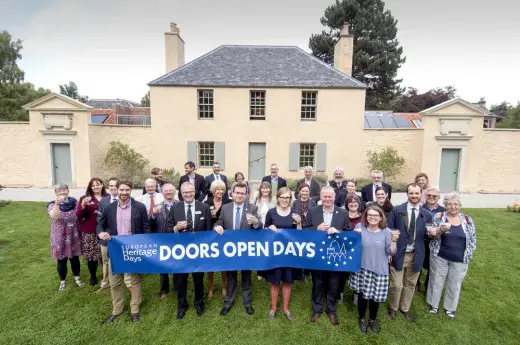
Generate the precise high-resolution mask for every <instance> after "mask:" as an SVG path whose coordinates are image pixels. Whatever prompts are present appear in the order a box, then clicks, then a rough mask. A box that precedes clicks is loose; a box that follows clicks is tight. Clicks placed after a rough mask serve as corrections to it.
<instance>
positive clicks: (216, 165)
mask: <svg viewBox="0 0 520 345" xmlns="http://www.w3.org/2000/svg"><path fill="white" fill-rule="evenodd" d="M215 180H220V181H222V182H224V184H225V185H226V191H225V192H224V195H228V187H227V186H228V182H227V177H226V175H222V174H220V163H219V162H213V174H211V175H208V176H206V190H207V191H208V197H213V194H212V193H211V190H210V187H211V184H212V183H213V181H215Z"/></svg>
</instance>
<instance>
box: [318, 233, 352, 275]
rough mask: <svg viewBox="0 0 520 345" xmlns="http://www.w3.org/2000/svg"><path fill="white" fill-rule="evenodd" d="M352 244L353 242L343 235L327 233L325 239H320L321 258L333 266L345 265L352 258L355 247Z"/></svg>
mask: <svg viewBox="0 0 520 345" xmlns="http://www.w3.org/2000/svg"><path fill="white" fill-rule="evenodd" d="M352 245H353V242H352V241H351V240H349V239H348V237H347V236H345V235H342V234H336V235H328V236H327V241H322V242H321V246H320V248H319V251H320V256H321V259H322V260H323V261H325V262H326V263H327V265H329V266H332V267H333V268H334V267H338V268H339V267H345V266H347V265H348V263H349V262H350V261H351V260H352V259H353V258H352V255H353V254H352V253H354V252H355V249H354V248H353V246H352Z"/></svg>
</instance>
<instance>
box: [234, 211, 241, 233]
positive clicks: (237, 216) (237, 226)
mask: <svg viewBox="0 0 520 345" xmlns="http://www.w3.org/2000/svg"><path fill="white" fill-rule="evenodd" d="M235 229H240V207H237V213H236V214H235Z"/></svg>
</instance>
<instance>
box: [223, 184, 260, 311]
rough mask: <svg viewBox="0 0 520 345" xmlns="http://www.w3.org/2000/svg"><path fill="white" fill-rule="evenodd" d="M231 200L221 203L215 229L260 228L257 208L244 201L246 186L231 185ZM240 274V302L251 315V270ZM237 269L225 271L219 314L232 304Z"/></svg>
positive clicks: (228, 308)
mask: <svg viewBox="0 0 520 345" xmlns="http://www.w3.org/2000/svg"><path fill="white" fill-rule="evenodd" d="M232 193H233V202H232V203H229V204H226V205H223V206H222V207H221V211H220V217H219V219H218V221H217V223H216V226H215V231H216V232H217V233H218V234H219V235H222V234H223V233H224V229H227V230H238V229H261V228H262V222H261V221H260V218H259V217H258V208H257V207H256V206H255V205H253V204H250V203H249V202H247V201H246V193H247V187H246V185H245V184H243V183H237V184H235V185H234V186H233V190H232ZM241 274H242V302H243V303H244V307H245V309H246V312H247V313H248V314H249V315H253V314H254V312H255V310H254V309H253V304H252V301H251V271H250V270H243V271H241ZM237 277H238V272H237V271H230V272H227V279H228V282H227V284H228V285H227V295H226V296H225V297H224V307H223V308H222V310H221V311H220V315H222V316H226V315H227V314H228V313H229V310H230V309H231V307H232V306H233V302H234V300H235V296H236V294H237Z"/></svg>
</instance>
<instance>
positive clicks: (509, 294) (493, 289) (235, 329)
mask: <svg viewBox="0 0 520 345" xmlns="http://www.w3.org/2000/svg"><path fill="white" fill-rule="evenodd" d="M465 212H466V213H467V214H469V215H471V216H472V217H473V218H474V220H475V222H476V225H477V236H478V243H477V251H476V252H475V255H474V260H473V262H472V263H471V265H470V269H469V272H468V276H467V277H466V279H465V281H464V283H463V291H462V294H461V299H460V304H459V310H458V313H457V317H456V319H455V320H453V321H449V320H447V319H446V317H445V316H444V315H443V314H439V315H430V314H428V307H427V305H426V302H425V298H424V295H423V294H422V293H420V294H418V295H417V296H416V297H415V298H414V301H413V305H412V309H413V311H414V313H415V316H416V322H415V323H413V324H408V323H406V322H405V321H404V318H403V317H401V315H399V317H398V319H397V320H396V321H393V322H392V321H390V320H389V319H388V317H387V315H386V305H382V306H381V308H380V312H379V320H380V323H381V328H382V331H381V333H380V334H379V335H374V334H370V332H369V334H367V335H362V334H360V333H359V330H358V327H357V310H356V309H355V307H354V306H353V305H352V303H350V301H351V300H352V292H351V291H346V292H347V299H348V300H349V302H348V303H346V304H345V305H339V306H338V314H339V318H340V321H341V325H340V326H339V327H334V326H332V325H331V324H330V322H329V321H328V319H327V318H326V317H322V318H321V319H320V321H319V322H318V324H315V325H313V324H311V323H310V321H309V318H310V289H311V286H310V284H309V285H306V284H303V283H296V284H295V285H294V288H293V297H292V301H291V310H292V312H293V314H294V315H295V317H296V318H297V319H296V321H295V322H293V323H289V322H288V321H286V320H285V319H284V318H283V317H281V315H278V316H277V319H276V320H275V321H269V320H267V312H268V310H269V306H270V301H269V289H268V287H267V285H266V283H265V281H260V282H258V281H256V276H255V277H254V278H253V279H254V281H253V306H254V308H255V309H256V313H255V314H254V315H253V316H248V315H247V314H246V313H245V311H244V309H243V307H242V305H241V299H240V294H238V300H237V301H236V302H237V303H236V304H235V307H234V308H233V309H232V310H231V312H230V314H229V315H228V316H227V317H225V318H223V317H221V316H220V315H219V311H220V309H221V307H222V300H221V297H220V295H219V294H217V295H216V296H215V297H214V298H213V299H212V300H211V301H209V303H207V312H206V314H205V315H204V316H203V317H202V318H198V317H197V316H196V315H195V312H194V310H193V308H190V309H189V311H188V314H187V316H186V318H185V319H184V320H182V321H178V320H176V318H175V315H176V299H175V298H174V296H173V295H172V294H170V297H169V299H168V300H167V301H161V300H160V299H159V296H158V289H159V277H158V276H152V275H150V276H147V277H146V278H145V279H144V282H143V303H142V305H141V317H142V322H141V323H140V324H138V325H132V324H131V323H130V322H129V316H127V315H126V313H127V312H128V302H129V296H128V294H127V295H126V296H125V298H126V299H125V308H126V309H125V317H121V318H120V319H119V320H118V321H117V322H115V323H114V324H112V325H108V326H107V325H102V324H101V323H102V321H103V320H104V319H105V318H106V317H107V316H108V315H109V314H110V312H111V299H110V293H109V292H108V291H107V292H105V293H102V294H99V295H96V294H93V291H94V288H92V287H90V286H85V287H84V288H82V289H79V288H77V287H76V286H75V285H74V284H73V281H72V277H71V272H70V268H69V276H68V278H67V279H68V285H67V290H66V291H65V292H58V291H57V290H56V289H57V287H58V277H57V273H56V265H55V262H54V261H53V260H51V259H50V258H49V221H48V217H47V215H46V213H45V204H44V203H29V202H13V203H11V204H10V205H8V206H7V207H1V208H0V240H1V241H0V242H3V243H7V244H8V245H7V246H3V247H0V277H1V278H0V279H1V283H0V301H1V302H0V303H1V304H0V305H1V307H0V344H24V345H25V344H56V345H58V344H67V345H73V344H87V343H90V344H104V345H108V344H125V345H132V344H139V345H142V344H185V343H194V342H196V343H198V344H281V343H283V344H298V345H300V344H320V345H321V344H346V343H356V344H400V345H405V344H414V345H418V344H421V343H422V344H450V343H452V344H486V345H491V344H518V338H519V336H520V312H519V310H520V295H519V294H518V287H519V286H520V275H519V272H520V260H519V259H520V215H519V214H515V213H508V212H506V211H505V210H496V209H495V210H491V209H478V210H477V209H468V210H465ZM217 276H219V275H216V278H217ZM87 277H88V273H87V270H86V265H82V278H83V279H84V281H88V279H87ZM190 284H191V281H190ZM219 287H220V284H219V283H217V284H216V291H219ZM347 290H348V288H347ZM189 294H190V295H189V296H188V297H189V300H190V303H191V301H192V299H193V295H192V294H191V285H190V293H189ZM441 303H442V302H441ZM441 306H442V304H441ZM515 339H516V340H515Z"/></svg>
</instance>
